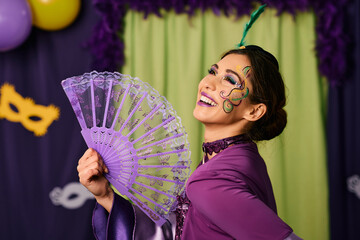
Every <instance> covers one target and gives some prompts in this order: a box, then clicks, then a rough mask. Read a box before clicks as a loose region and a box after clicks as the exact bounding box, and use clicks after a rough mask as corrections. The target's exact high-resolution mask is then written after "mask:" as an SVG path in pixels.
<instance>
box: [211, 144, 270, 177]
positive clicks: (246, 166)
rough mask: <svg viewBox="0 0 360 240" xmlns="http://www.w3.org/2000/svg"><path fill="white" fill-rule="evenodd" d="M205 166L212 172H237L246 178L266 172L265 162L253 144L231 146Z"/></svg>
mask: <svg viewBox="0 0 360 240" xmlns="http://www.w3.org/2000/svg"><path fill="white" fill-rule="evenodd" d="M207 164H208V167H207V168H208V169H209V170H212V171H220V172H222V173H235V172H238V173H241V174H245V175H248V176H251V175H253V174H254V173H258V172H259V171H260V172H261V171H263V170H266V165H265V162H264V160H263V159H262V157H261V156H260V154H259V151H258V149H257V146H256V144H255V143H253V142H249V143H244V144H237V145H233V146H231V147H229V148H227V149H225V150H224V151H222V152H220V153H219V154H217V155H216V156H215V157H214V158H212V159H211V160H210V161H209V162H208V163H207Z"/></svg>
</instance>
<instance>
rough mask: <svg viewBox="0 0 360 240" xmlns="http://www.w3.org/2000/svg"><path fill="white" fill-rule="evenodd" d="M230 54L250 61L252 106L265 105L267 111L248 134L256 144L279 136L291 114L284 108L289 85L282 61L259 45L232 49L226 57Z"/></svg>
mask: <svg viewBox="0 0 360 240" xmlns="http://www.w3.org/2000/svg"><path fill="white" fill-rule="evenodd" d="M229 54H243V55H246V56H247V57H248V58H249V60H250V62H251V75H250V81H251V83H252V92H251V93H250V94H249V96H248V98H249V100H250V102H251V103H253V104H257V103H263V104H265V105H266V108H267V111H266V113H265V115H264V116H262V117H261V118H260V119H259V120H257V121H255V122H254V123H253V124H252V125H251V127H250V128H249V129H248V130H247V133H246V134H247V135H248V136H249V137H250V139H252V140H254V141H261V140H270V139H272V138H274V137H276V136H278V135H279V134H280V133H282V131H283V130H284V128H285V126H286V123H287V114H286V112H285V110H284V109H283V108H284V106H285V104H286V97H285V85H284V81H283V79H282V77H281V74H280V72H279V63H278V61H277V60H276V58H275V57H274V56H273V55H272V54H271V53H269V52H267V51H265V50H263V49H262V48H261V47H258V46H255V45H249V46H246V47H245V48H243V49H233V50H230V51H228V52H226V53H225V54H224V55H223V56H222V58H224V57H225V56H227V55H229Z"/></svg>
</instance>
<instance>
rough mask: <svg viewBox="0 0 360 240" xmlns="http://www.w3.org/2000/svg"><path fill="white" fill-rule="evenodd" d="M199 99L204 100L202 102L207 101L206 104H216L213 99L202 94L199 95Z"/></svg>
mask: <svg viewBox="0 0 360 240" xmlns="http://www.w3.org/2000/svg"><path fill="white" fill-rule="evenodd" d="M200 101H201V102H204V103H207V104H209V105H211V106H216V105H217V104H216V103H215V102H214V101H212V100H210V99H209V98H207V97H205V96H204V95H201V97H200Z"/></svg>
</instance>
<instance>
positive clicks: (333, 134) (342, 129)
mask: <svg viewBox="0 0 360 240" xmlns="http://www.w3.org/2000/svg"><path fill="white" fill-rule="evenodd" d="M345 26H346V28H345V31H346V32H347V33H348V34H349V35H350V39H351V41H350V43H349V44H350V47H349V52H348V53H347V56H348V62H349V65H348V67H347V69H348V70H347V74H346V78H345V79H344V81H343V82H344V84H342V85H340V86H337V87H333V88H330V89H329V98H328V122H327V132H328V136H327V143H328V163H329V180H330V181H329V189H330V191H329V193H330V214H331V225H330V226H331V228H330V229H331V239H333V240H342V239H348V240H356V239H359V226H360V157H359V156H360V148H359V146H360V138H359V136H360V127H359V122H360V111H359V110H360V95H359V92H360V69H359V62H360V47H359V46H360V45H359V44H360V1H359V0H355V1H351V3H349V4H348V5H347V11H346V18H345Z"/></svg>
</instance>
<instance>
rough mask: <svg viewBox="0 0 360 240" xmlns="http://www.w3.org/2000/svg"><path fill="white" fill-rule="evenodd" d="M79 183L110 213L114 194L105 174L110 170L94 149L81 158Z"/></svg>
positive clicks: (78, 168) (90, 149) (78, 167)
mask: <svg viewBox="0 0 360 240" xmlns="http://www.w3.org/2000/svg"><path fill="white" fill-rule="evenodd" d="M77 170H78V172H79V181H80V183H81V184H82V185H84V186H85V187H86V188H87V189H88V190H89V191H90V192H91V193H92V194H93V195H94V196H95V199H96V201H97V202H98V203H99V204H100V205H102V206H103V207H104V208H105V209H106V210H107V211H108V212H110V210H111V207H112V203H113V199H114V192H113V190H112V189H111V187H110V186H109V181H108V180H107V179H106V178H105V177H104V175H103V174H104V173H108V172H109V170H108V169H107V167H106V166H105V164H104V161H103V160H102V158H101V156H100V154H99V153H98V152H96V151H95V150H94V149H92V148H89V149H88V150H87V151H86V152H85V153H84V155H83V156H82V157H81V158H80V160H79V164H78V166H77Z"/></svg>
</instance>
